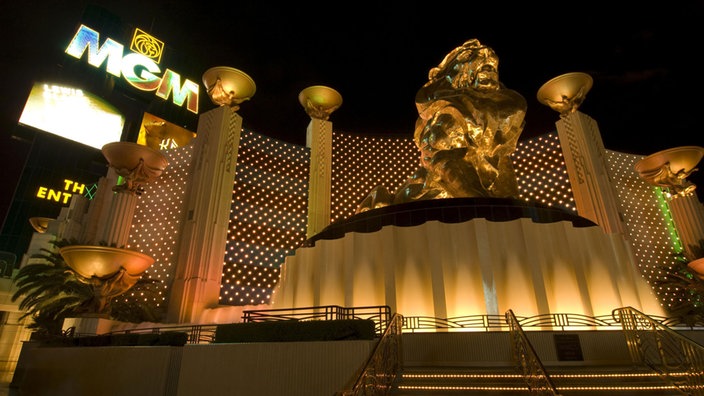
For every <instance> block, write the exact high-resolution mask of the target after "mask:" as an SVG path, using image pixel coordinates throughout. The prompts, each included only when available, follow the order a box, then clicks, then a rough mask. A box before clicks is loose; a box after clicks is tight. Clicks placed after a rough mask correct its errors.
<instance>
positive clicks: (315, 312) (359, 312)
mask: <svg viewBox="0 0 704 396" xmlns="http://www.w3.org/2000/svg"><path fill="white" fill-rule="evenodd" d="M336 319H338V320H339V319H366V320H373V321H374V332H375V334H376V336H377V337H381V336H382V335H383V334H384V332H385V331H386V326H387V324H388V323H389V321H390V320H391V308H390V307H389V306H388V305H376V306H368V307H352V308H345V307H340V306H338V305H324V306H319V307H301V308H282V309H258V310H245V311H242V321H244V322H268V321H276V320H336Z"/></svg>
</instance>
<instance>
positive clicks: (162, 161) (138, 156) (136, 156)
mask: <svg viewBox="0 0 704 396" xmlns="http://www.w3.org/2000/svg"><path fill="white" fill-rule="evenodd" d="M102 152H103V156H105V159H107V160H108V162H109V163H110V166H111V167H113V168H115V171H116V172H117V174H118V175H120V176H123V177H127V176H129V175H130V174H131V173H132V171H133V170H135V169H136V168H137V167H138V166H139V164H140V160H141V161H143V165H144V167H146V169H147V170H148V171H150V172H152V173H154V174H153V175H150V176H152V177H151V178H156V177H158V176H159V175H161V172H163V171H164V169H166V167H167V166H168V165H169V162H168V161H167V160H166V157H164V154H162V153H161V151H159V150H155V149H153V148H151V147H147V146H143V145H141V144H137V143H133V142H113V143H108V144H106V145H104V146H103V148H102ZM145 181H151V180H145Z"/></svg>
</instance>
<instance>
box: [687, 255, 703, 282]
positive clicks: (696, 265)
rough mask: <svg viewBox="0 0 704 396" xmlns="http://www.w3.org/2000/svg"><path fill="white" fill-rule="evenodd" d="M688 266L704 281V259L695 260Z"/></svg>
mask: <svg viewBox="0 0 704 396" xmlns="http://www.w3.org/2000/svg"><path fill="white" fill-rule="evenodd" d="M687 266H688V267H689V268H690V269H691V270H692V271H694V272H696V275H697V276H698V277H699V278H701V279H704V257H701V258H698V259H694V260H692V261H690V262H689V264H687Z"/></svg>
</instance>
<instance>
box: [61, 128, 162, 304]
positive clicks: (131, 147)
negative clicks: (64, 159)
mask: <svg viewBox="0 0 704 396" xmlns="http://www.w3.org/2000/svg"><path fill="white" fill-rule="evenodd" d="M102 152H103V155H104V156H105V158H106V159H107V160H108V163H109V164H110V167H111V168H112V169H113V170H114V171H115V173H116V174H117V175H118V176H120V177H121V178H122V183H120V184H117V185H116V186H114V187H113V191H115V192H116V193H117V194H113V195H111V199H112V201H111V211H110V215H109V218H108V219H107V220H106V224H105V229H104V233H103V235H102V236H103V238H104V240H105V241H106V243H107V244H109V245H113V246H122V245H124V244H125V242H126V240H127V236H128V233H129V228H130V225H131V222H132V215H133V213H134V206H135V204H136V199H137V196H138V195H140V194H141V193H142V186H143V185H145V184H147V183H150V182H153V181H154V180H156V179H157V178H158V177H159V176H161V174H162V173H163V172H164V170H165V169H166V167H167V165H168V161H167V160H166V157H164V155H163V154H162V153H161V152H160V151H158V150H155V149H152V148H150V147H147V146H143V145H140V144H137V143H132V142H113V143H108V144H106V145H104V146H103V148H102ZM59 254H61V257H63V259H64V261H65V262H66V264H67V265H68V266H69V267H71V269H73V270H74V271H75V272H76V274H77V278H78V280H80V281H81V282H84V283H87V284H89V285H91V286H92V287H93V291H94V293H95V296H96V298H97V299H98V301H99V309H98V313H99V314H102V313H105V312H103V311H104V310H105V308H106V307H107V305H108V303H109V301H110V300H111V299H112V298H114V297H116V296H118V295H120V294H123V293H125V292H126V291H127V290H129V289H130V288H131V287H132V286H134V285H135V283H137V281H138V280H139V279H140V278H141V277H142V275H143V274H144V272H145V271H146V270H147V269H148V268H149V267H150V266H151V265H152V264H153V263H154V259H153V258H152V257H149V256H147V255H145V254H143V253H140V252H137V251H134V250H130V249H125V248H121V247H109V246H94V245H70V246H65V247H62V248H61V249H59Z"/></svg>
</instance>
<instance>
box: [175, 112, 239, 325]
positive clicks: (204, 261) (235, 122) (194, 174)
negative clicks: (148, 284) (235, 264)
mask: <svg viewBox="0 0 704 396" xmlns="http://www.w3.org/2000/svg"><path fill="white" fill-rule="evenodd" d="M241 130H242V117H240V116H239V115H238V114H237V113H235V111H234V110H233V109H232V108H230V107H228V106H220V107H218V108H215V109H213V110H210V111H208V112H206V113H204V114H201V116H200V119H199V120H198V133H197V135H196V137H195V139H194V141H193V145H194V152H193V161H192V163H191V171H190V173H191V181H190V183H189V186H188V191H187V192H186V201H187V202H186V208H185V218H184V224H183V228H182V233H181V237H180V240H181V242H180V248H179V254H178V262H177V265H176V270H175V278H174V281H173V285H172V288H171V293H170V295H169V309H168V321H169V322H178V323H189V322H190V323H192V322H196V321H198V320H199V318H200V316H201V313H202V312H203V311H204V310H206V309H208V308H214V307H216V306H217V305H218V304H219V302H220V281H221V278H222V269H223V263H224V258H225V246H226V243H227V229H228V226H229V220H230V206H231V200H232V188H233V185H234V181H235V165H236V163H237V155H238V148H239V144H240V136H241Z"/></svg>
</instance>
